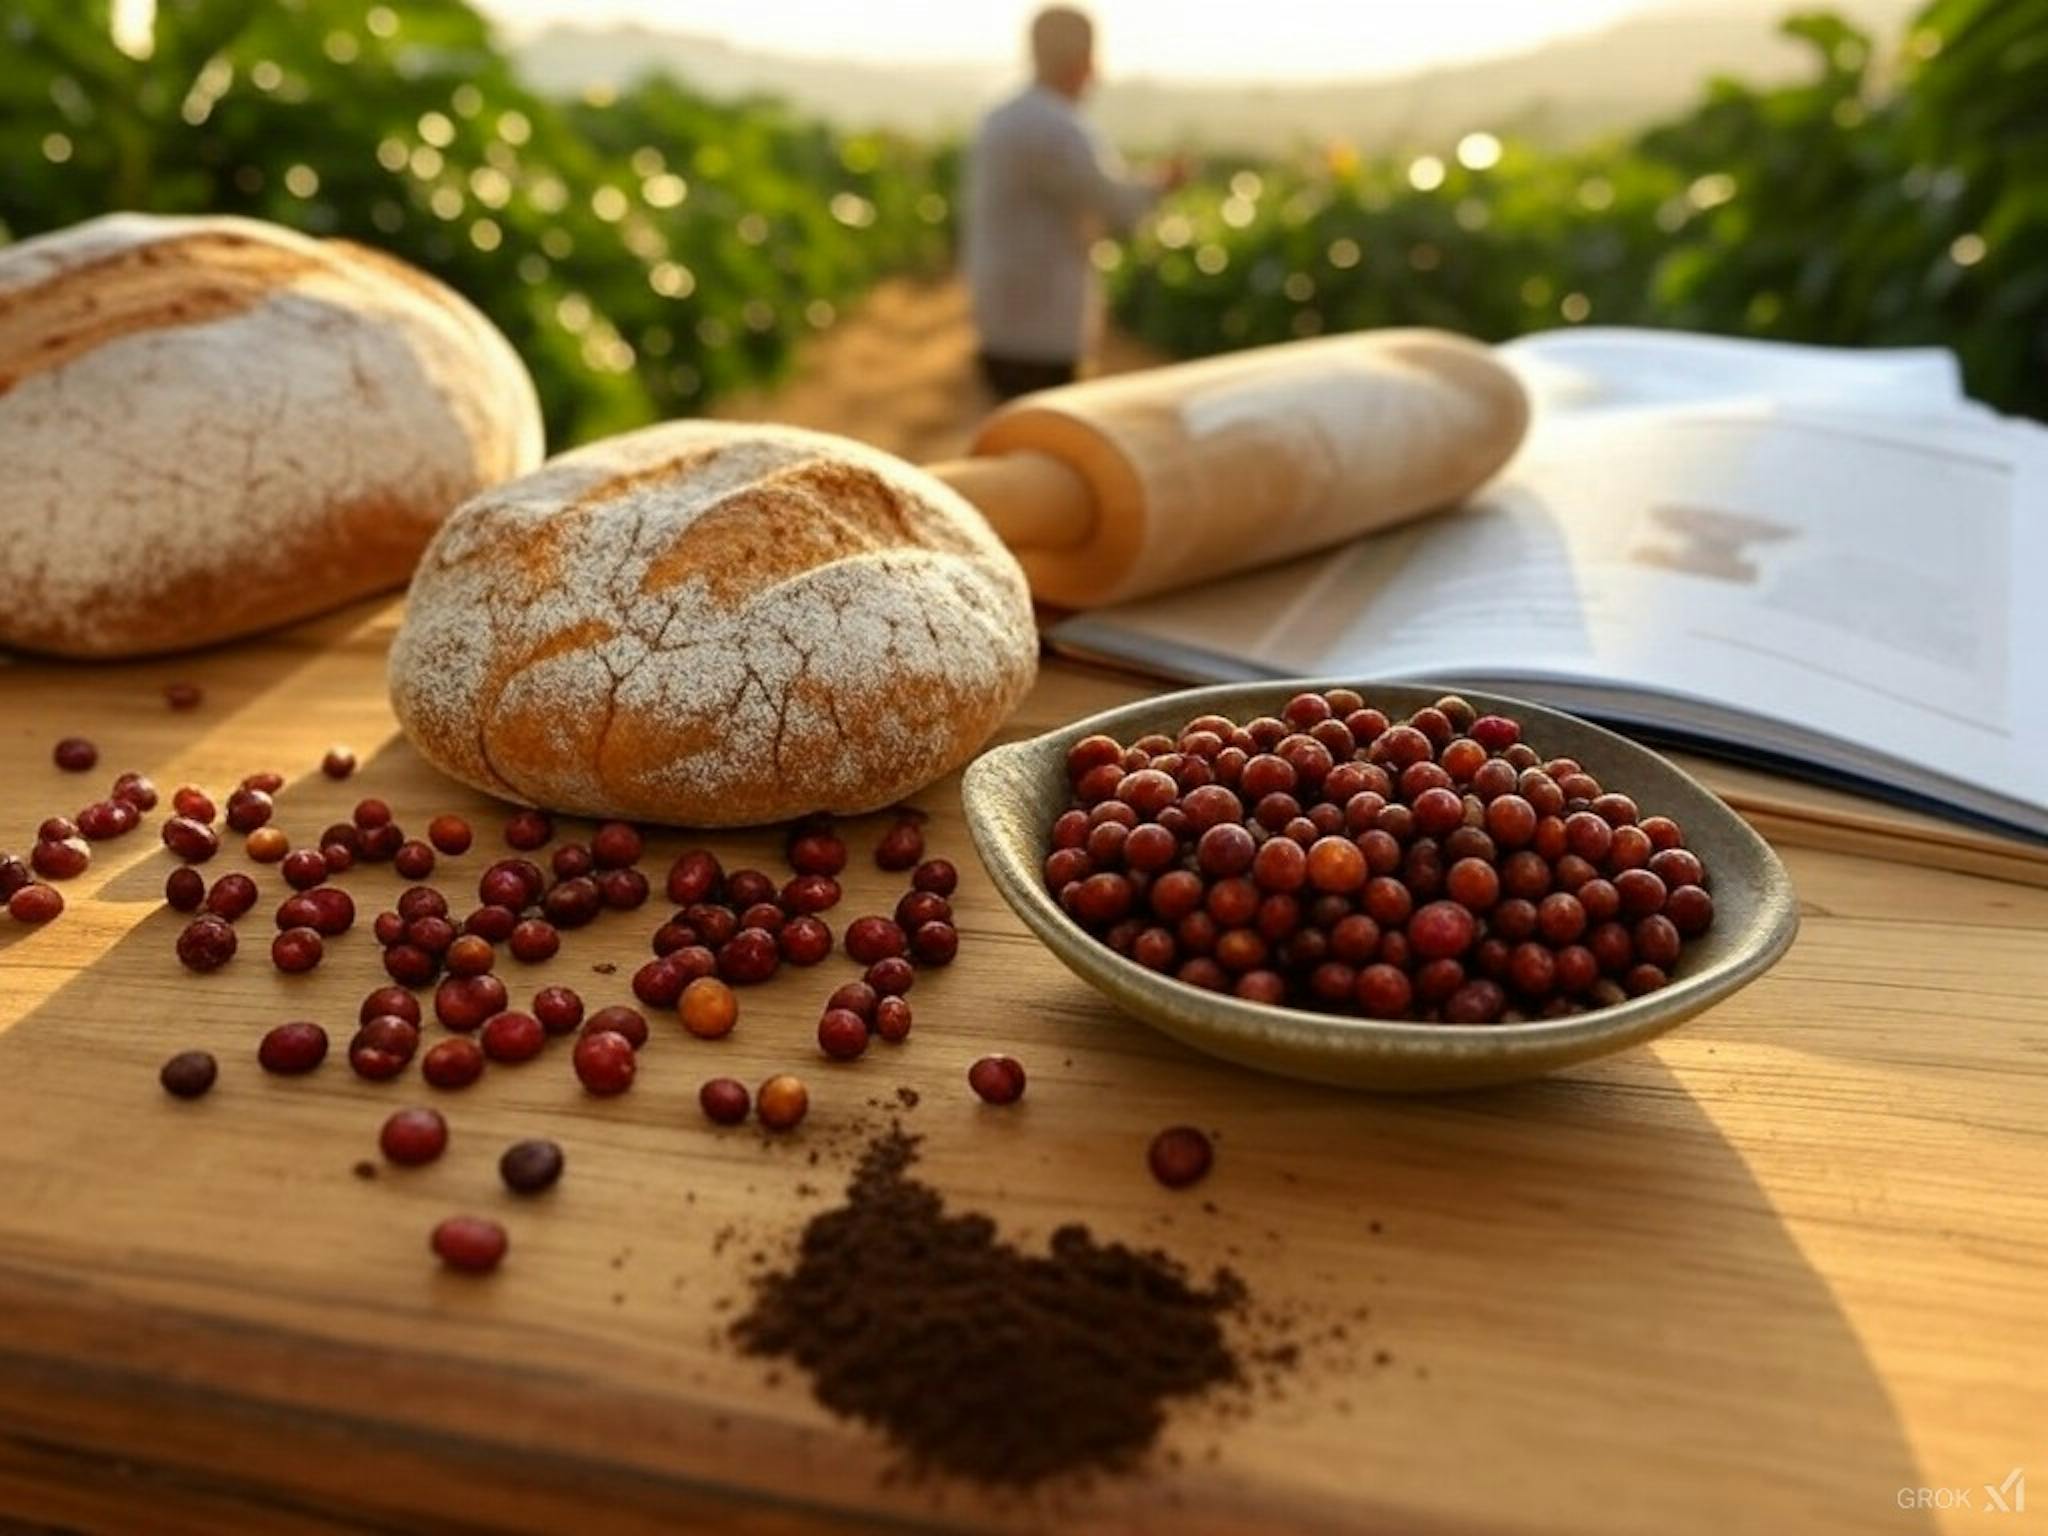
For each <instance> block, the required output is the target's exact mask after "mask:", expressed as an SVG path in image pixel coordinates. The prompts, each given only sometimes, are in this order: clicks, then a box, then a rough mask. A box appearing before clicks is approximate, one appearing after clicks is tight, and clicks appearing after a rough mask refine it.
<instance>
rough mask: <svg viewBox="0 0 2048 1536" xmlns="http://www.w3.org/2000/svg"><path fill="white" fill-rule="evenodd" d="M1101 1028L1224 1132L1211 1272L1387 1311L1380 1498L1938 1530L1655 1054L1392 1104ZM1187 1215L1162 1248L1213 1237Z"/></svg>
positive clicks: (1866, 1370) (1733, 1164) (1170, 1110)
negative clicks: (1397, 1487) (1418, 1486)
mask: <svg viewBox="0 0 2048 1536" xmlns="http://www.w3.org/2000/svg"><path fill="white" fill-rule="evenodd" d="M1077 1012H1078V1013H1079V1014H1081V1015H1083V1016H1086V1015H1092V1014H1094V1012H1095V1010H1094V1009H1093V1008H1092V1007H1090V1006H1087V1005H1085V1004H1084V1005H1083V1007H1082V1008H1081V1009H1079V1010H1077ZM1069 1017H1073V1015H1069ZM1086 1035H1087V1036H1088V1037H1092V1038H1093V1039H1094V1040H1095V1041H1096V1042H1097V1045H1098V1049H1099V1048H1101V1046H1102V1045H1103V1044H1107V1043H1109V1042H1110V1041H1113V1042H1114V1046H1113V1048H1114V1049H1116V1050H1118V1051H1119V1052H1128V1053H1133V1054H1136V1055H1139V1056H1142V1057H1145V1058H1148V1059H1147V1060H1145V1061H1142V1062H1127V1063H1125V1064H1124V1066H1125V1069H1126V1070H1124V1071H1119V1072H1118V1073H1117V1074H1116V1075H1117V1076H1118V1077H1120V1078H1130V1079H1132V1080H1135V1081H1141V1082H1143V1083H1144V1085H1145V1088H1146V1091H1147V1100H1148V1108H1147V1112H1148V1113H1151V1114H1156V1115H1157V1116H1158V1117H1159V1123H1170V1121H1171V1119H1173V1118H1179V1117H1181V1116H1183V1115H1185V1116H1186V1117H1188V1118H1190V1119H1194V1120H1195V1121H1196V1123H1198V1124H1204V1125H1211V1126H1215V1127H1218V1128H1219V1130H1220V1131H1221V1133H1222V1137H1223V1140H1222V1141H1221V1142H1220V1143H1219V1151H1218V1165H1217V1167H1218V1174H1219V1175H1222V1176H1221V1177H1217V1176H1212V1177H1211V1179H1210V1180H1209V1181H1208V1186H1207V1187H1208V1188H1211V1189H1213V1192H1214V1193H1213V1200H1212V1203H1211V1205H1210V1206H1206V1207H1203V1209H1204V1210H1206V1211H1208V1213H1209V1217H1210V1221H1211V1223H1212V1225H1221V1226H1228V1227H1230V1228H1231V1229H1233V1236H1234V1241H1233V1242H1232V1243H1231V1245H1230V1246H1229V1247H1225V1248H1218V1249H1216V1250H1215V1251H1216V1253H1217V1256H1218V1257H1220V1258H1224V1259H1226V1260H1227V1261H1228V1262H1231V1263H1233V1264H1237V1265H1239V1266H1240V1267H1242V1268H1243V1270H1244V1272H1245V1273H1246V1275H1247V1277H1248V1278H1251V1279H1252V1283H1253V1284H1254V1286H1255V1287H1256V1286H1257V1284H1258V1281H1257V1279H1256V1276H1257V1274H1258V1273H1259V1271H1260V1270H1261V1269H1263V1270H1266V1271H1267V1272H1268V1273H1277V1274H1278V1275H1279V1276H1281V1277H1283V1278H1285V1279H1287V1280H1289V1281H1290V1282H1291V1283H1294V1284H1295V1285H1296V1287H1297V1289H1300V1288H1302V1283H1303V1282H1304V1281H1306V1282H1308V1283H1309V1287H1308V1288H1309V1289H1310V1291H1311V1294H1312V1296H1313V1299H1314V1301H1316V1302H1319V1303H1331V1302H1337V1301H1348V1300H1352V1299H1363V1300H1364V1301H1365V1302H1366V1304H1367V1305H1368V1306H1369V1309H1370V1311H1369V1321H1368V1323H1367V1325H1366V1327H1367V1337H1368V1346H1369V1349H1370V1348H1371V1347H1376V1346H1378V1345H1379V1344H1381V1343H1384V1345H1385V1346H1386V1348H1387V1350H1388V1352H1389V1354H1390V1356H1391V1363H1390V1364H1389V1363H1387V1362H1380V1364H1381V1365H1382V1366H1383V1367H1384V1368H1383V1369H1380V1370H1375V1369H1372V1368H1370V1367H1367V1366H1365V1365H1363V1364H1361V1366H1360V1368H1359V1369H1358V1371H1357V1378H1358V1379H1357V1380H1356V1382H1355V1390H1351V1389H1350V1388H1349V1387H1347V1390H1348V1391H1350V1399H1349V1400H1350V1404H1351V1406H1352V1408H1353V1409H1354V1410H1355V1412H1356V1413H1357V1415H1358V1422H1357V1426H1356V1435H1357V1457H1358V1477H1359V1479H1360V1482H1359V1484H1358V1486H1359V1488H1360V1490H1361V1492H1362V1494H1369V1493H1371V1492H1372V1491H1374V1490H1373V1486H1372V1485H1373V1483H1374V1481H1375V1479H1376V1477H1377V1475H1378V1474H1377V1473H1376V1471H1375V1462H1376V1458H1377V1457H1380V1456H1385V1457H1386V1458H1387V1459H1388V1460H1389V1461H1390V1462H1391V1464H1392V1466H1393V1467H1394V1468H1396V1469H1398V1471H1397V1472H1396V1473H1394V1474H1393V1475H1395V1476H1396V1477H1407V1476H1414V1475H1416V1473H1415V1463H1416V1461H1417V1458H1418V1457H1419V1458H1420V1460H1421V1463H1422V1465H1423V1466H1424V1467H1428V1468H1436V1469H1439V1471H1438V1475H1435V1476H1432V1477H1429V1478H1427V1479H1425V1483H1426V1486H1428V1487H1431V1488H1434V1487H1436V1486H1438V1485H1442V1486H1445V1487H1448V1486H1450V1485H1451V1484H1452V1482H1453V1480H1455V1482H1456V1483H1457V1484H1460V1485H1462V1486H1463V1488H1464V1489H1465V1490H1466V1492H1467V1494H1468V1501H1465V1502H1461V1501H1459V1500H1457V1499H1454V1498H1448V1497H1447V1498H1446V1500H1445V1502H1446V1503H1447V1505H1448V1511H1447V1514H1448V1515H1449V1518H1450V1523H1452V1524H1455V1523H1456V1517H1455V1513H1454V1512H1456V1511H1461V1510H1469V1508H1470V1505H1469V1495H1470V1494H1472V1493H1474V1492H1477V1493H1478V1494H1479V1496H1480V1497H1481V1498H1482V1499H1483V1505H1482V1514H1481V1519H1482V1521H1483V1523H1485V1524H1486V1525H1487V1527H1488V1528H1492V1527H1493V1525H1495V1524H1496V1523H1497V1524H1499V1525H1500V1526H1501V1527H1502V1528H1511V1529H1515V1530H1537V1529H1542V1530H1553V1529H1554V1530H1590V1529H1595V1528H1597V1529H1602V1530H1607V1529H1616V1528H1619V1529H1641V1530H1653V1529H1654V1530H1673V1529H1679V1528H1683V1529H1686V1530H1692V1529H1696V1528H1702V1529H1742V1528H1748V1529H1755V1530H1787V1529H1795V1528H1796V1529H1801V1530H1813V1529H1849V1530H1859V1529H1860V1530H1868V1529H1876V1528H1879V1527H1882V1528H1883V1529H1886V1530H1897V1531H1922V1530H1929V1529H1932V1528H1933V1519H1932V1516H1931V1515H1928V1514H1925V1513H1919V1512H1914V1511H1910V1510H1905V1509H1901V1508H1899V1507H1898V1503H1897V1500H1898V1496H1899V1491H1900V1490H1901V1489H1912V1488H1917V1487H1918V1486H1919V1485H1921V1484H1922V1483H1923V1482H1925V1481H1926V1478H1925V1476H1924V1475H1923V1473H1922V1472H1921V1471H1920V1469H1919V1467H1918V1466H1917V1464H1916V1461H1915V1458H1914V1455H1913V1452H1912V1450H1911V1448H1910V1446H1909V1444H1908V1442H1907V1439H1906V1436H1905V1433H1904V1431H1903V1428H1902V1425H1901V1421H1900V1417H1899V1414H1898V1412H1897V1409H1896V1407H1895V1405H1894V1403H1893V1401H1892V1399H1891V1396H1890V1393H1889V1391H1888V1390H1887V1387H1886V1384H1885V1382H1884V1381H1883V1379H1881V1377H1880V1376H1879V1374H1878V1372H1877V1370H1876V1368H1875V1366H1874V1364H1873V1362H1872V1360H1871V1359H1870V1357H1869V1355H1868V1354H1867V1352H1866V1350H1865V1348H1864V1346H1863V1344H1862V1342H1861V1341H1860V1340H1859V1338H1858V1336H1857V1332H1856V1328H1855V1326H1854V1325H1853V1324H1852V1322H1851V1321H1850V1320H1849V1319H1848V1318H1847V1317H1846V1316H1845V1315H1844V1313H1843V1310H1842V1308H1841V1306H1840V1305H1839V1304H1838V1302H1837V1300H1836V1298H1835V1296H1834V1294H1833V1293H1832V1291H1831V1288H1830V1284H1829V1281H1828V1279H1827V1277H1826V1276H1825V1275H1823V1274H1822V1273H1820V1272H1819V1271H1817V1270H1816V1268H1815V1267H1814V1265H1813V1264H1812V1263H1811V1262H1810V1261H1809V1260H1808V1258H1807V1257H1806V1255H1805V1253H1803V1252H1802V1250H1801V1246H1800V1243H1799V1241H1798V1239H1797V1238H1796V1237H1795V1236H1794V1235H1793V1234H1792V1233H1791V1232H1790V1231H1788V1229H1787V1227H1786V1226H1785V1223H1784V1221H1783V1219H1782V1217H1781V1216H1780V1214H1779V1213H1778V1211H1777V1210H1775V1209H1774V1208H1773V1200H1772V1195H1771V1193H1770V1192H1769V1191H1767V1190H1766V1189H1764V1188H1763V1187H1762V1186H1760V1185H1759V1183H1758V1182H1757V1180H1756V1178H1755V1177H1754V1176H1753V1174H1752V1173H1751V1170H1750V1168H1749V1166H1748V1165H1747V1163H1746V1162H1745V1160H1744V1158H1743V1155H1742V1153H1741V1152H1740V1151H1739V1150H1738V1149H1737V1148H1736V1147H1735V1146H1734V1145H1732V1144H1731V1143H1730V1142H1729V1140H1728V1139H1727V1138H1726V1137H1725V1136H1724V1135H1723V1133H1722V1132H1721V1130H1720V1129H1719V1128H1718V1127H1717V1126H1716V1125H1715V1123H1714V1121H1713V1120H1712V1119H1711V1118H1710V1117H1709V1115H1708V1114H1707V1113H1706V1111H1705V1110H1704V1109H1703V1107H1702V1105H1701V1104H1700V1103H1699V1102H1697V1101H1696V1100H1695V1099H1694V1098H1693V1096H1692V1095H1691V1094H1690V1093H1689V1092H1688V1091H1687V1089H1686V1088H1685V1086H1684V1085H1683V1084H1682V1083H1681V1082H1680V1081H1679V1080H1678V1078H1677V1077H1675V1076H1674V1075H1673V1074H1672V1072H1671V1071H1670V1070H1669V1069H1667V1068H1666V1067H1665V1066H1664V1065H1663V1064H1662V1063H1661V1062H1660V1061H1659V1060H1658V1058H1657V1057H1656V1056H1655V1055H1654V1054H1652V1053H1651V1052H1649V1051H1647V1050H1638V1051H1635V1052H1633V1053H1631V1054H1629V1055H1627V1056H1624V1057H1621V1058H1617V1059H1614V1060H1611V1061H1608V1062H1604V1063H1596V1064H1591V1065H1588V1066H1585V1067H1581V1068H1579V1069H1577V1071H1576V1072H1575V1073H1574V1074H1572V1075H1570V1076H1565V1077H1556V1078H1550V1079H1545V1080H1540V1081H1536V1082H1531V1083H1526V1084H1521V1085H1517V1086H1513V1087H1508V1088H1501V1089H1495V1090H1490V1091H1485V1092H1480V1093H1472V1094H1465V1095H1455V1096H1452V1095H1445V1096H1436V1097H1430V1098H1415V1099H1395V1098H1371V1097H1367V1096H1362V1095H1354V1094H1349V1093H1344V1092H1341V1091H1334V1090H1326V1089H1320V1088H1313V1087H1306V1086H1302V1085H1298V1084H1290V1083H1286V1082H1282V1081H1279V1080H1276V1079H1272V1078H1263V1077H1257V1076H1253V1075H1249V1074H1245V1073H1240V1072H1237V1071H1234V1070H1232V1069H1228V1068H1224V1067H1219V1066H1218V1065H1216V1064H1215V1063H1212V1062H1209V1061H1207V1060H1205V1059H1203V1058H1200V1057H1197V1056H1194V1055H1193V1054H1192V1053H1190V1052H1187V1051H1185V1050H1183V1049H1182V1048H1180V1047H1178V1046H1176V1045H1173V1044H1171V1043H1170V1042H1166V1041H1163V1040H1154V1039H1152V1038H1150V1037H1148V1036H1147V1035H1146V1033H1145V1032H1144V1031H1143V1030H1142V1029H1141V1028H1140V1027H1139V1026H1137V1025H1135V1024H1130V1023H1126V1022H1122V1021H1117V1020H1115V1019H1114V1017H1113V1016H1108V1015H1105V1016H1102V1017H1100V1018H1099V1019H1092V1020H1091V1021H1090V1027H1089V1028H1088V1030H1087V1031H1086ZM1105 1037H1107V1038H1105ZM1077 1038H1081V1037H1077ZM1041 1049H1043V1047H1041ZM1204 1084H1206V1091H1204V1087H1203V1085H1204ZM1155 1090H1156V1092H1155ZM1016 1151H1017V1152H1018V1153H1019V1154H1020V1155H1021V1154H1024V1153H1025V1151H1026V1148H1025V1146H1024V1145H1023V1143H1022V1141H1021V1139H1020V1140H1019V1142H1018V1144H1017V1147H1016ZM1067 1155H1069V1154H1067V1153H1066V1152H1065V1151H1064V1149H1056V1150H1055V1152H1054V1154H1053V1158H1052V1163H1053V1166H1052V1167H1051V1168H1049V1169H1047V1170H1045V1174H1044V1176H1045V1177H1046V1178H1048V1179H1050V1180H1052V1181H1053V1182H1055V1183H1060V1182H1068V1181H1070V1182H1071V1183H1072V1184H1073V1185H1075V1186H1076V1187H1079V1186H1081V1185H1083V1184H1085V1182H1086V1181H1089V1180H1094V1181H1097V1182H1099V1181H1100V1180H1101V1178H1102V1171H1101V1168H1100V1166H1099V1164H1100V1157H1099V1151H1097V1152H1091V1153H1087V1154H1083V1153H1082V1152H1081V1151H1080V1150H1079V1149H1076V1151H1075V1152H1074V1153H1072V1154H1071V1155H1072V1157H1073V1161H1072V1162H1070V1163H1068V1165H1067V1166H1066V1167H1064V1168H1061V1167H1060V1166H1059V1164H1060V1163H1061V1162H1062V1160H1063V1159H1064V1158H1065V1157H1066V1156H1067ZM1190 1204H1192V1202H1190ZM1173 1210H1174V1212H1175V1219H1174V1220H1173V1222H1172V1224H1171V1227H1170V1229H1168V1230H1167V1231H1166V1232H1164V1233H1163V1234H1162V1236H1163V1237H1164V1238H1165V1240H1168V1241H1171V1242H1173V1243H1175V1244H1176V1245H1179V1244H1181V1243H1183V1242H1185V1241H1187V1240H1188V1238H1189V1237H1190V1235H1199V1234H1201V1233H1203V1232H1205V1231H1207V1230H1210V1229H1208V1228H1205V1227H1204V1226H1203V1225H1202V1222H1203V1217H1202V1216H1200V1215H1195V1214H1192V1213H1191V1212H1190V1210H1189V1205H1181V1206H1178V1207H1174V1208H1173ZM1362 1232H1363V1233H1364V1234H1369V1236H1368V1237H1367V1240H1366V1241H1365V1242H1363V1243H1361V1242H1360V1241H1359V1239H1360V1236H1361V1234H1362ZM1200 1240H1202V1241H1208V1239H1200ZM1361 1254H1362V1255H1363V1257H1364V1260H1365V1268H1364V1269H1363V1270H1362V1271H1361V1270H1360V1268H1359V1266H1358V1260H1359V1257H1360V1255H1361ZM1264 1299H1266V1300H1268V1301H1272V1302H1274V1303H1275V1304H1277V1305H1285V1304H1286V1303H1285V1302H1284V1301H1282V1299H1281V1298H1279V1297H1277V1296H1274V1295H1272V1294H1270V1292H1269V1293H1268V1294H1267V1295H1266V1296H1265V1297H1264ZM1424 1373H1426V1375H1425V1374H1424ZM1379 1491H1381V1492H1384V1491H1385V1490H1384V1489H1382V1490H1379ZM1496 1491H1497V1496H1496ZM1412 1492H1413V1490H1412V1489H1411V1490H1410V1493H1411V1495H1412ZM1413 1507H1415V1500H1414V1499H1413V1498H1412V1497H1411V1498H1410V1499H1409V1500H1408V1501H1407V1502H1405V1503H1396V1504H1395V1505H1393V1508H1396V1509H1400V1508H1413ZM1422 1507H1423V1508H1433V1507H1434V1499H1433V1497H1431V1498H1430V1502H1426V1503H1424V1504H1423V1505H1422Z"/></svg>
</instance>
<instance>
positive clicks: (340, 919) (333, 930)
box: [278, 885, 356, 939]
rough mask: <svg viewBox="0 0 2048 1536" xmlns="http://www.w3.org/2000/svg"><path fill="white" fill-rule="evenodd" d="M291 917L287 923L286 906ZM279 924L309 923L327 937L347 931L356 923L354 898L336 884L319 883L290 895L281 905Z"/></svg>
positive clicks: (317, 931) (289, 925) (283, 926)
mask: <svg viewBox="0 0 2048 1536" xmlns="http://www.w3.org/2000/svg"><path fill="white" fill-rule="evenodd" d="M287 908H289V909H290V916H291V918H292V921H291V922H290V923H286V922H285V921H284V920H283V919H284V917H285V916H286V909H287ZM278 917H279V921H278V927H280V928H285V927H292V928H298V927H306V928H311V929H312V930H313V931H314V932H315V933H318V934H320V935H321V936H322V937H324V938H329V939H331V938H334V937H335V936H336V935H338V934H343V933H347V932H348V931H349V929H351V928H353V927H354V926H355V921H356V903H355V898H354V897H353V896H351V895H349V893H348V892H347V891H344V890H343V889H341V887H340V886H337V885H316V886H314V887H313V889H312V890H310V891H300V892H299V893H297V894H296V895H293V896H287V897H286V898H285V899H284V900H283V902H281V903H280V904H279V906H278Z"/></svg>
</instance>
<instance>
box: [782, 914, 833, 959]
mask: <svg viewBox="0 0 2048 1536" xmlns="http://www.w3.org/2000/svg"><path fill="white" fill-rule="evenodd" d="M775 944H776V948H778V949H779V950H781V952H782V958H783V959H784V960H787V961H788V962H789V963H790V964H791V965H816V964H818V962H819V961H821V960H823V959H824V958H825V957H826V956H827V955H829V954H831V953H832V930H831V928H829V927H828V926H826V923H825V920H824V919H823V918H820V917H812V916H809V915H808V914H806V915H805V916H803V917H793V918H791V919H790V920H789V921H788V922H786V923H784V924H783V925H782V931H781V932H780V933H778V934H776V936H775Z"/></svg>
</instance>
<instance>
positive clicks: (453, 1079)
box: [420, 1035, 484, 1088]
mask: <svg viewBox="0 0 2048 1536" xmlns="http://www.w3.org/2000/svg"><path fill="white" fill-rule="evenodd" d="M483 1072H484V1052H483V1047H482V1046H480V1045H478V1044H477V1043H476V1042H475V1041H474V1040H472V1039H470V1038H469V1036H467V1035H455V1036H453V1037H451V1038H449V1039H447V1040H437V1041H435V1042H434V1044H433V1045H432V1046H431V1047H429V1048H428V1051H427V1054H426V1055H425V1056H423V1057H421V1058H420V1076H422V1077H424V1078H425V1079H426V1080H427V1081H428V1082H429V1083H431V1084H432V1085H433V1086H434V1087H436V1088H467V1087H468V1086H469V1085H470V1084H471V1083H473V1082H475V1081H476V1080H477V1079H478V1078H479V1077H481V1076H483Z"/></svg>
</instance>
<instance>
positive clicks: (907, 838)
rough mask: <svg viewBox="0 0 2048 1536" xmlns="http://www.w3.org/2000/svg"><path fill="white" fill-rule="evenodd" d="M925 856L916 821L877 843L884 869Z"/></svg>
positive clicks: (898, 826)
mask: <svg viewBox="0 0 2048 1536" xmlns="http://www.w3.org/2000/svg"><path fill="white" fill-rule="evenodd" d="M1168 782H1169V783H1171V782H1172V781H1171V780H1169V781H1168ZM923 857H924V828H923V827H921V826H919V825H918V824H917V823H916V822H915V821H899V822H897V823H896V825H895V826H893V827H891V828H890V829H889V830H888V831H887V832H884V833H883V834H882V839H881V841H880V842H878V843H876V844H875V862H876V863H877V864H878V865H880V866H881V867H882V868H883V869H909V868H910V867H911V866H912V865H913V864H916V863H917V862H918V861H919V860H920V859H922V858H923Z"/></svg>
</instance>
